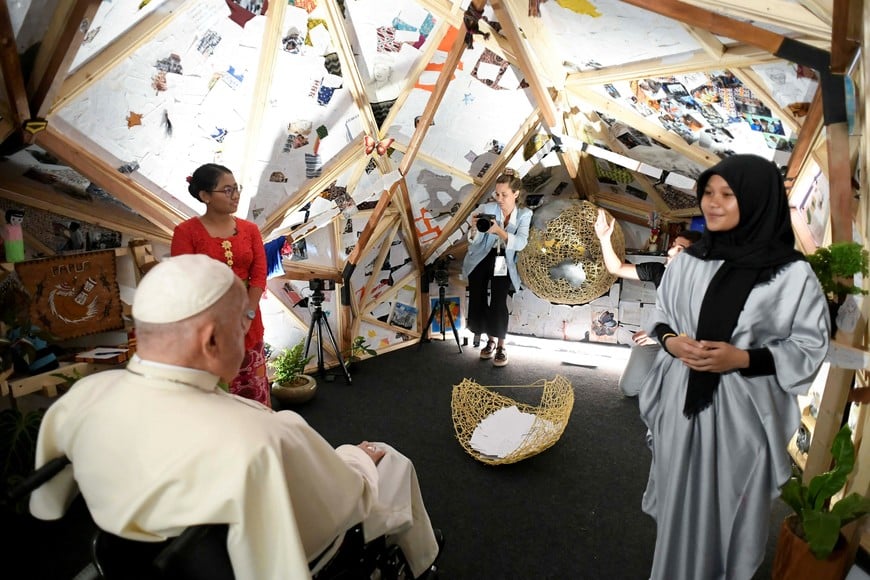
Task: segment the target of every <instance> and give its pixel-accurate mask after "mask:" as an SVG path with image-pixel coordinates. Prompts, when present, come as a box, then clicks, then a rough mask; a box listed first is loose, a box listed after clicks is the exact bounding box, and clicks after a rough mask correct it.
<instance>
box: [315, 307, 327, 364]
mask: <svg viewBox="0 0 870 580" xmlns="http://www.w3.org/2000/svg"><path fill="white" fill-rule="evenodd" d="M317 372H318V373H319V374H320V376H321V377H322V376H325V375H326V364H325V362H324V360H323V312H322V311H320V316H318V317H317Z"/></svg>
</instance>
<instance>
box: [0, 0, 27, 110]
mask: <svg viewBox="0 0 870 580" xmlns="http://www.w3.org/2000/svg"><path fill="white" fill-rule="evenodd" d="M0 69H2V72H3V84H4V85H5V89H6V97H7V100H8V102H9V104H11V105H12V113H13V115H14V116H15V119H14V120H13V122H17V123H18V124H21V123H22V122H23V121H26V120H27V119H29V118H30V104H29V103H28V102H27V90H26V89H25V87H24V76H23V74H22V72H21V59H20V58H19V57H18V45H17V43H16V42H15V31H14V30H13V29H12V19H11V18H10V16H9V5H8V2H7V0H0Z"/></svg>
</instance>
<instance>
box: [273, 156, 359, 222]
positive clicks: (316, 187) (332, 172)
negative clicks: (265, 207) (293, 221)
mask: <svg viewBox="0 0 870 580" xmlns="http://www.w3.org/2000/svg"><path fill="white" fill-rule="evenodd" d="M358 157H359V143H357V142H356V141H351V142H350V143H348V144H347V145H345V146H344V147H343V148H342V149H341V151H339V152H338V154H337V155H336V156H335V157H333V158H332V159H331V160H330V161H328V162H327V163H326V164H325V165H324V167H323V170H322V171H321V172H320V177H314V178H312V179H309V180H308V181H307V182H306V183H305V185H304V186H303V187H300V188H299V191H297V192H296V194H295V195H294V196H293V197H291V198H290V199H288V200H287V201H286V202H284V203H283V204H281V205H280V206H279V207H278V209H276V210H275V211H274V212H272V214H271V215H270V216H269V217H268V218H266V221H265V222H264V223H263V226H262V227H261V228H260V231H261V232H262V233H263V238H264V239H266V238H268V236H269V234H271V233H272V230H274V229H275V228H276V227H278V226H279V225H280V224H281V222H282V221H284V218H285V217H286V216H287V214H290V213H294V212H295V211H297V210H298V209H299V208H300V207H302V206H304V205H305V204H306V203H308V202H310V201H311V200H313V199H314V198H315V197H317V196H318V195H320V193H321V192H322V191H323V190H324V189H326V187H327V186H328V185H329V184H330V183H332V182H333V181H335V180H336V179H338V178H339V177H340V176H341V174H342V173H344V172H345V171H347V170H348V169H349V168H350V167H351V165H352V164H353V163H354V162H355V161H356V160H357V159H358Z"/></svg>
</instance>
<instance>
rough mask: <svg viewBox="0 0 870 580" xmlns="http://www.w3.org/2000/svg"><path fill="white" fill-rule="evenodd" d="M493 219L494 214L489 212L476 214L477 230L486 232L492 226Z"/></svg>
mask: <svg viewBox="0 0 870 580" xmlns="http://www.w3.org/2000/svg"><path fill="white" fill-rule="evenodd" d="M494 221H495V216H494V215H493V214H491V213H481V214H478V215H477V231H479V232H488V231H489V228H490V227H492V222H494Z"/></svg>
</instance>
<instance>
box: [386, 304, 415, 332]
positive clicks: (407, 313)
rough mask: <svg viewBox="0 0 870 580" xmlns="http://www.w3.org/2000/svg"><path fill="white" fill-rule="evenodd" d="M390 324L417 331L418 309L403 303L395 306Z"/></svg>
mask: <svg viewBox="0 0 870 580" xmlns="http://www.w3.org/2000/svg"><path fill="white" fill-rule="evenodd" d="M389 324H390V325H392V326H398V327H399V328H404V329H405V330H415V329H416V327H417V307H416V306H412V305H410V304H404V303H402V302H396V303H395V304H394V305H393V311H392V313H390V320H389Z"/></svg>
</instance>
